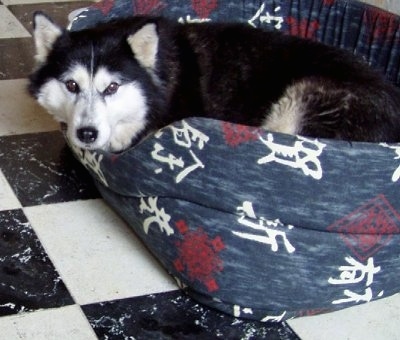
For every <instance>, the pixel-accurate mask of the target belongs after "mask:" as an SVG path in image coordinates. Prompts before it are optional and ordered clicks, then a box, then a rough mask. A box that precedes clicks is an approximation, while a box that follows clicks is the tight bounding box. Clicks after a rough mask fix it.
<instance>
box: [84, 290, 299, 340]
mask: <svg viewBox="0 0 400 340" xmlns="http://www.w3.org/2000/svg"><path fill="white" fill-rule="evenodd" d="M82 309H83V311H84V313H85V314H86V316H87V318H88V320H89V322H90V324H91V325H92V327H93V329H94V331H95V333H96V335H97V336H98V337H99V339H132V338H134V339H137V340H141V339H145V340H151V339H196V340H200V339H249V340H250V339H271V340H275V339H276V340H278V339H279V340H282V339H284V340H295V339H296V340H297V339H299V338H298V337H297V335H296V334H295V333H294V332H293V331H292V330H291V329H290V328H289V327H288V326H287V325H286V324H285V323H282V324H265V323H261V322H251V321H245V320H239V319H235V318H233V317H231V316H229V315H226V314H222V313H219V312H217V311H215V310H211V309H208V308H206V307H203V306H200V305H199V304H196V303H195V302H194V301H193V300H192V299H190V298H189V297H187V296H186V295H184V294H183V293H182V292H180V291H174V292H168V293H160V294H154V295H149V296H142V297H136V298H130V299H123V300H117V301H112V302H104V303H98V304H92V305H87V306H83V307H82Z"/></svg>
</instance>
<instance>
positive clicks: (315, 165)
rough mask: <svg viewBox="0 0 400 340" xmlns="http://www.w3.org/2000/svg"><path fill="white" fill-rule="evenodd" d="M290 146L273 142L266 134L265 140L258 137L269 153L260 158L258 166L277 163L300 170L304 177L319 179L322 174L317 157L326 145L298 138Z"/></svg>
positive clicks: (271, 137)
mask: <svg viewBox="0 0 400 340" xmlns="http://www.w3.org/2000/svg"><path fill="white" fill-rule="evenodd" d="M298 138H299V139H298V140H297V141H295V142H294V144H293V145H292V146H289V145H284V144H279V143H276V142H274V136H273V135H272V134H271V133H268V135H267V139H264V138H262V137H260V140H261V142H262V143H264V144H265V146H267V147H268V149H269V150H270V153H269V154H268V155H267V156H265V157H262V158H260V159H259V160H258V161H257V163H258V164H266V163H272V162H275V163H279V164H282V165H286V166H289V167H291V168H294V169H301V170H302V171H303V173H304V175H306V176H311V177H312V178H314V179H317V180H319V179H321V178H322V175H323V172H322V166H321V162H320V160H319V156H320V155H321V154H322V150H323V149H324V148H325V146H326V144H323V143H321V142H320V141H318V140H317V139H314V140H312V139H308V138H305V137H298Z"/></svg>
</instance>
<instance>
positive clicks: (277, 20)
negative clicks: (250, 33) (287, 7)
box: [248, 3, 284, 30]
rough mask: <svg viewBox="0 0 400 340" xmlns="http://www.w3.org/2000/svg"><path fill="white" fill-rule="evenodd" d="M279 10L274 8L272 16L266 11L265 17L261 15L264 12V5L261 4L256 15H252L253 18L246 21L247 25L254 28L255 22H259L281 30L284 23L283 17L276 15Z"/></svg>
mask: <svg viewBox="0 0 400 340" xmlns="http://www.w3.org/2000/svg"><path fill="white" fill-rule="evenodd" d="M280 10H281V7H280V6H277V7H275V8H274V14H270V13H269V12H268V11H266V12H265V15H263V12H264V11H265V3H263V4H262V5H261V6H260V8H259V9H258V11H257V12H256V14H254V16H253V17H252V18H251V19H250V20H249V21H248V23H249V24H250V25H251V26H253V27H256V24H255V22H256V21H257V20H259V21H260V22H261V23H267V24H271V23H274V24H275V25H274V27H275V28H276V29H278V30H280V29H281V28H282V24H283V21H284V20H283V16H281V15H277V14H278V12H279V11H280Z"/></svg>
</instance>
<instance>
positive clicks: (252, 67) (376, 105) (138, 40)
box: [28, 12, 400, 152]
mask: <svg viewBox="0 0 400 340" xmlns="http://www.w3.org/2000/svg"><path fill="white" fill-rule="evenodd" d="M34 42H35V46H36V55H35V59H36V63H37V65H36V68H35V70H34V71H33V73H32V74H31V76H30V78H29V79H30V81H29V86H28V89H29V92H30V94H31V95H32V96H33V97H35V98H36V99H37V101H38V102H39V103H40V104H41V105H42V106H43V107H44V108H45V109H47V110H48V111H49V113H50V114H52V115H53V116H54V118H55V119H56V120H58V121H59V122H61V123H62V126H65V127H66V134H67V138H68V139H69V140H70V141H71V142H72V143H73V144H74V145H75V146H77V147H79V148H83V149H89V150H94V149H101V150H104V151H109V152H121V151H123V150H125V149H127V148H129V147H131V146H132V145H134V144H136V143H138V142H139V141H140V140H142V139H143V138H145V137H146V136H147V135H148V134H150V133H152V132H154V131H156V130H158V129H160V128H162V127H164V126H166V125H168V124H170V123H172V122H174V121H177V120H181V119H184V118H187V117H189V116H198V117H207V118H213V119H218V120H224V121H229V122H232V123H237V124H245V125H249V126H259V127H262V128H265V129H268V130H271V131H276V132H281V133H287V134H298V135H304V136H310V137H320V138H332V139H343V140H348V141H367V142H398V141H399V140H400V119H399V114H400V91H399V89H397V87H395V86H394V85H392V84H389V83H388V82H385V80H384V79H383V77H382V76H381V75H380V74H378V73H377V72H376V71H373V70H372V69H371V68H369V67H368V66H367V65H366V64H365V63H364V62H363V61H361V60H358V59H357V58H356V57H354V56H353V55H351V54H350V53H349V52H345V51H343V50H340V49H337V48H333V47H328V46H325V45H323V44H321V43H318V42H314V41H311V40H306V39H301V38H297V37H293V36H288V35H284V34H281V33H279V32H275V31H264V30H261V29H256V28H253V27H250V25H245V24H238V23H201V24H179V23H177V22H173V21H170V20H167V19H165V18H162V17H151V16H137V17H132V18H127V19H120V20H113V21H110V22H108V23H104V24H99V25H98V26H96V27H94V28H89V29H84V30H82V31H77V32H69V31H67V30H65V29H64V28H61V27H60V26H58V25H57V24H56V23H54V22H53V20H52V19H51V18H49V17H48V16H47V15H46V14H44V13H42V12H37V13H35V14H34Z"/></svg>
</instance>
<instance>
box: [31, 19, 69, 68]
mask: <svg viewBox="0 0 400 340" xmlns="http://www.w3.org/2000/svg"><path fill="white" fill-rule="evenodd" d="M62 33H63V29H62V28H61V27H59V26H58V25H56V24H55V23H54V22H53V21H52V20H51V19H50V18H49V17H48V16H47V15H46V14H44V13H43V12H35V13H34V15H33V38H34V41H35V47H36V56H35V59H36V61H37V62H38V63H39V64H41V63H43V62H45V61H46V58H47V56H48V54H49V52H50V51H51V49H52V48H53V44H54V42H55V41H56V40H57V38H58V37H59V36H60V35H61V34H62Z"/></svg>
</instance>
